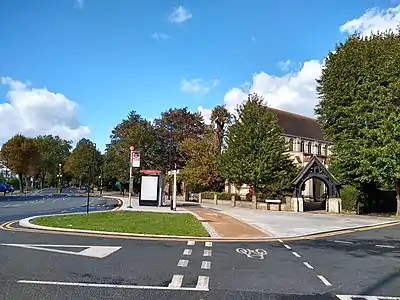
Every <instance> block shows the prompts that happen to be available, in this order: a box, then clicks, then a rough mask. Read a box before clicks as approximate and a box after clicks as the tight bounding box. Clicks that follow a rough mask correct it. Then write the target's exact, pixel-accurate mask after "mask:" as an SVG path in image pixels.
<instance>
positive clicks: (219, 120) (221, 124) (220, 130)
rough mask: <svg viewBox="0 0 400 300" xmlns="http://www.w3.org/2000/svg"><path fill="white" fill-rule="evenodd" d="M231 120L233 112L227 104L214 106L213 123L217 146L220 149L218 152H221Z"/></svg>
mask: <svg viewBox="0 0 400 300" xmlns="http://www.w3.org/2000/svg"><path fill="white" fill-rule="evenodd" d="M230 122H231V114H230V113H229V112H228V110H227V109H226V107H225V105H218V106H216V107H214V109H213V110H212V112H211V124H212V125H213V127H214V132H215V147H216V149H217V150H218V153H221V149H222V143H223V141H224V136H225V133H226V129H227V126H228V125H229V124H230Z"/></svg>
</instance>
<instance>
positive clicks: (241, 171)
mask: <svg viewBox="0 0 400 300" xmlns="http://www.w3.org/2000/svg"><path fill="white" fill-rule="evenodd" d="M263 102H264V101H263V98H262V97H259V96H258V95H257V94H250V95H249V96H248V98H247V100H246V101H245V102H244V103H243V104H241V105H240V106H239V107H238V108H237V117H235V123H234V124H233V125H231V126H230V127H229V129H228V134H227V138H226V149H225V150H224V151H223V153H222V155H221V171H222V174H223V177H224V178H226V179H228V181H229V182H230V183H233V184H235V185H236V186H241V185H243V184H249V185H252V186H253V187H254V189H255V191H260V190H263V189H265V188H266V187H267V186H270V185H273V184H275V183H279V184H280V186H284V185H283V184H282V182H283V181H286V185H289V184H290V179H291V178H292V176H293V174H294V172H295V171H296V170H295V166H294V165H293V163H292V162H291V160H290V158H289V156H288V154H287V153H286V151H287V150H286V143H285V140H284V138H283V136H282V130H281V128H280V127H279V126H278V124H277V120H276V115H275V114H274V112H273V111H272V110H271V109H269V108H268V107H267V106H266V105H265V104H263Z"/></svg>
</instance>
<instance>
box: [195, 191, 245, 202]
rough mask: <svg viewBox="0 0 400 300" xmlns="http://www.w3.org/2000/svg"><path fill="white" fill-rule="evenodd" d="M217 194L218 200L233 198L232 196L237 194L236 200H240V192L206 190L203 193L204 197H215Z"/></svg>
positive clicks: (202, 196)
mask: <svg viewBox="0 0 400 300" xmlns="http://www.w3.org/2000/svg"><path fill="white" fill-rule="evenodd" d="M215 194H216V195H217V199H218V200H231V198H232V196H235V199H236V200H240V196H239V195H238V194H232V193H225V192H204V193H201V198H202V199H214V195H215Z"/></svg>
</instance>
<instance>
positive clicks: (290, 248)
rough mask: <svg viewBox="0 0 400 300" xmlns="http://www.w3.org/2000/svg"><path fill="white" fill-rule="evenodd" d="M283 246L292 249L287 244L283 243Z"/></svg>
mask: <svg viewBox="0 0 400 300" xmlns="http://www.w3.org/2000/svg"><path fill="white" fill-rule="evenodd" d="M283 246H285V248H286V249H289V250H290V249H292V248H290V246H289V245H286V244H283Z"/></svg>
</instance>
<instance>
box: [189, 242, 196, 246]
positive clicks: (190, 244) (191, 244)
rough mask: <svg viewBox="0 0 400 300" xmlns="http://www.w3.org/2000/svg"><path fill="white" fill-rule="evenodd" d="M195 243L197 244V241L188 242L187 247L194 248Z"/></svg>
mask: <svg viewBox="0 0 400 300" xmlns="http://www.w3.org/2000/svg"><path fill="white" fill-rule="evenodd" d="M195 243H196V242H195V241H188V242H187V245H188V246H194V244H195Z"/></svg>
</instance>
